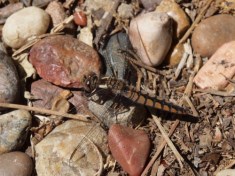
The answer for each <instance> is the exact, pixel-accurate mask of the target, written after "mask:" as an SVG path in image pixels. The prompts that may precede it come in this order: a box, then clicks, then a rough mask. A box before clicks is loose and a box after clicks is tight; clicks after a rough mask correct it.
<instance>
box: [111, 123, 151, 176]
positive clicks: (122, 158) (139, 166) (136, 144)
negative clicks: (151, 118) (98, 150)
mask: <svg viewBox="0 0 235 176" xmlns="http://www.w3.org/2000/svg"><path fill="white" fill-rule="evenodd" d="M108 144H109V148H110V150H111V153H112V155H113V157H114V158H115V159H116V160H117V161H118V163H119V164H120V165H121V166H122V168H123V170H124V171H126V172H127V173H128V174H129V175H131V176H138V175H140V174H141V172H142V170H143V168H144V165H145V162H146V159H147V157H148V153H149V149H150V141H149V138H148V135H147V134H146V133H145V132H144V131H142V130H134V129H132V128H130V127H124V126H121V125H118V124H114V125H112V126H111V128H110V129H109V135H108Z"/></svg>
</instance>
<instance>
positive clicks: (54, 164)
mask: <svg viewBox="0 0 235 176" xmlns="http://www.w3.org/2000/svg"><path fill="white" fill-rule="evenodd" d="M35 150H36V172H37V174H38V176H45V175H70V176H79V175H82V176H90V175H96V174H97V175H99V173H101V172H102V169H103V167H102V165H103V156H105V155H107V154H108V148H107V136H106V133H105V131H104V130H103V129H102V128H101V127H100V126H99V125H96V124H89V123H84V122H80V121H75V120H69V121H66V122H65V123H64V124H62V125H60V126H58V127H56V128H55V129H54V130H53V131H52V132H51V133H50V134H49V135H48V136H47V137H46V138H44V139H43V140H42V141H41V142H39V143H38V144H37V145H36V147H35Z"/></svg>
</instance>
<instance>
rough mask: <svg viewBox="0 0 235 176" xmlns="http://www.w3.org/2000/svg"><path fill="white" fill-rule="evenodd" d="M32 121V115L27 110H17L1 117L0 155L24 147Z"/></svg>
mask: <svg viewBox="0 0 235 176" xmlns="http://www.w3.org/2000/svg"><path fill="white" fill-rule="evenodd" d="M31 121H32V117H31V114H30V113H29V112H28V111H25V110H15V111H12V112H9V113H7V114H3V115H1V116H0V126H1V133H0V154H2V153H6V152H10V151H12V150H15V149H18V148H20V147H22V145H23V144H24V142H25V139H26V137H27V133H28V131H29V128H30V126H31Z"/></svg>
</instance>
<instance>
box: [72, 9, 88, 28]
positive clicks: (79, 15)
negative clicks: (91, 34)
mask: <svg viewBox="0 0 235 176" xmlns="http://www.w3.org/2000/svg"><path fill="white" fill-rule="evenodd" d="M73 16H74V22H75V23H76V24H77V25H79V26H82V27H84V26H86V25H87V17H86V14H85V13H84V12H83V11H77V12H74V14H73Z"/></svg>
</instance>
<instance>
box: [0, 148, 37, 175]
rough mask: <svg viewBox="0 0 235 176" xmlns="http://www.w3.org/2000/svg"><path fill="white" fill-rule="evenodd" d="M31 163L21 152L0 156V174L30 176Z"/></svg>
mask: <svg viewBox="0 0 235 176" xmlns="http://www.w3.org/2000/svg"><path fill="white" fill-rule="evenodd" d="M32 171H33V162H32V160H31V158H30V157H29V156H28V155H27V154H25V153H23V152H10V153H5V154H2V155H0V173H1V175H4V176H16V175H17V176H31V174H32Z"/></svg>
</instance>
